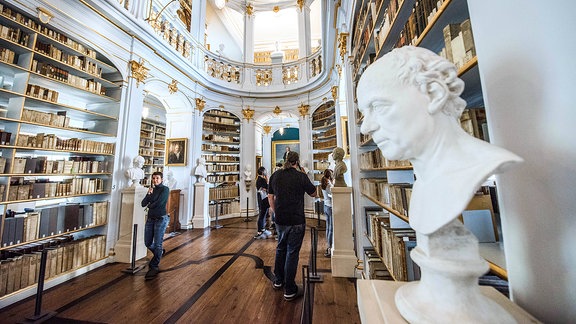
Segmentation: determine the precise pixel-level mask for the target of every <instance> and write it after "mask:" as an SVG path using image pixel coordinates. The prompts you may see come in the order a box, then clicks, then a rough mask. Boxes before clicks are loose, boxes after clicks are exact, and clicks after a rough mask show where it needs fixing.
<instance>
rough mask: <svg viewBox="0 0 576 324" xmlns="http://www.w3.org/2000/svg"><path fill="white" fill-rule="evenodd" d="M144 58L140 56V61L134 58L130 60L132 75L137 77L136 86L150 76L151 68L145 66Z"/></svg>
mask: <svg viewBox="0 0 576 324" xmlns="http://www.w3.org/2000/svg"><path fill="white" fill-rule="evenodd" d="M145 62H146V61H144V59H142V58H140V62H136V61H134V60H130V61H129V62H128V64H129V66H130V71H131V72H132V75H131V77H133V78H134V79H136V88H138V86H140V82H144V80H146V78H147V77H148V72H149V71H150V69H149V68H147V67H145V66H144V63H145Z"/></svg>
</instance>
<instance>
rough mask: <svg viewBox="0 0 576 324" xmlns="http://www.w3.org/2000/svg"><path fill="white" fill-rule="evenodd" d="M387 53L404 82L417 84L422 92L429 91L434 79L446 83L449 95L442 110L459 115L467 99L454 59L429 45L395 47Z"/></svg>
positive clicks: (399, 78) (451, 114)
mask: <svg viewBox="0 0 576 324" xmlns="http://www.w3.org/2000/svg"><path fill="white" fill-rule="evenodd" d="M386 56H387V57H389V59H390V60H391V62H392V63H393V64H394V65H395V66H396V67H397V68H398V75H397V77H398V80H399V82H400V83H401V84H403V85H415V86H416V87H417V88H418V90H420V92H422V93H424V94H427V93H428V89H427V87H428V85H429V84H430V82H431V81H437V82H439V83H442V84H445V85H446V87H447V88H448V96H449V97H448V100H447V101H446V104H445V105H444V107H443V109H442V112H443V113H445V114H446V115H448V116H452V117H454V118H456V119H459V118H460V115H461V114H462V111H463V110H464V108H465V107H466V101H465V100H464V99H462V98H460V95H461V94H462V92H463V91H464V81H462V80H461V79H460V78H459V77H458V71H457V69H456V66H455V65H454V64H453V63H451V62H449V61H448V60H446V59H445V58H443V57H441V56H439V55H437V54H436V53H434V52H432V51H430V50H428V49H425V48H422V47H414V46H404V47H400V48H396V49H394V50H392V51H391V52H390V53H388V54H386Z"/></svg>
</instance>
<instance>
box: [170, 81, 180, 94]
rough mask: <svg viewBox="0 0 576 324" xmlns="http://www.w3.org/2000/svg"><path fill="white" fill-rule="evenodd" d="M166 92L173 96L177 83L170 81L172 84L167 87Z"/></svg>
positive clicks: (176, 89)
mask: <svg viewBox="0 0 576 324" xmlns="http://www.w3.org/2000/svg"><path fill="white" fill-rule="evenodd" d="M168 91H169V92H170V94H173V93H175V92H177V91H178V81H176V80H172V83H170V84H169V85H168Z"/></svg>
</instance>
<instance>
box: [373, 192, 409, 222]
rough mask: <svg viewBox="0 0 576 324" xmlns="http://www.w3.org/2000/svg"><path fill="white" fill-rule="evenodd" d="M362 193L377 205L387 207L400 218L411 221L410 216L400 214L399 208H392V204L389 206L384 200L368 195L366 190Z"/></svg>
mask: <svg viewBox="0 0 576 324" xmlns="http://www.w3.org/2000/svg"><path fill="white" fill-rule="evenodd" d="M362 195H363V196H364V197H366V198H368V199H369V200H370V201H372V202H373V203H375V204H376V205H378V206H380V207H382V208H384V209H386V210H387V211H388V212H390V213H391V214H394V216H397V217H398V218H400V219H402V220H403V221H405V222H407V223H410V220H409V219H408V216H405V215H402V214H400V213H399V212H398V211H397V210H394V209H392V208H390V206H388V205H387V204H383V203H382V202H380V201H378V199H376V198H375V197H372V196H370V195H368V194H367V193H365V192H362Z"/></svg>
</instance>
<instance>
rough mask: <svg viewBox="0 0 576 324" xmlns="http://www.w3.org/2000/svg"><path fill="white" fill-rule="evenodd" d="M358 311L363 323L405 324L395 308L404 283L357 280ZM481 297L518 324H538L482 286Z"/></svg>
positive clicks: (445, 320)
mask: <svg viewBox="0 0 576 324" xmlns="http://www.w3.org/2000/svg"><path fill="white" fill-rule="evenodd" d="M356 283H357V287H358V291H357V295H358V310H359V312H360V319H361V321H362V323H370V324H378V323H394V324H397V323H408V322H407V321H406V320H405V319H404V318H403V317H402V315H400V312H399V311H398V309H397V308H396V304H395V303H394V296H395V295H396V291H397V290H398V288H400V287H402V286H404V285H406V284H407V283H406V282H398V281H385V280H358V281H357V282H356ZM480 291H481V292H482V295H484V296H485V297H487V298H489V299H490V300H492V301H493V302H494V303H496V304H498V305H500V306H501V307H502V308H504V309H505V310H506V311H508V313H509V314H510V315H512V317H513V318H514V320H516V322H518V323H540V322H539V321H538V320H537V319H536V318H534V317H532V316H531V315H530V314H528V313H527V312H526V311H525V310H523V309H522V308H520V306H518V305H516V304H514V303H513V302H512V301H511V300H509V299H508V298H506V296H504V295H502V294H501V293H499V292H498V291H497V290H496V289H494V288H492V287H485V286H481V287H480ZM434 322H436V323H455V321H454V320H453V319H451V318H443V317H442V313H440V312H438V313H437V318H436V319H435V320H434Z"/></svg>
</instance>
